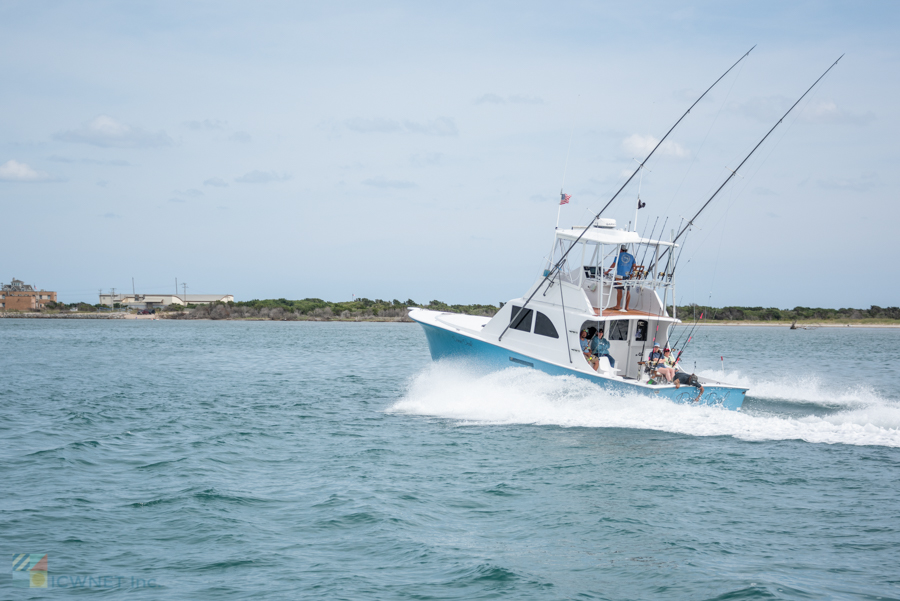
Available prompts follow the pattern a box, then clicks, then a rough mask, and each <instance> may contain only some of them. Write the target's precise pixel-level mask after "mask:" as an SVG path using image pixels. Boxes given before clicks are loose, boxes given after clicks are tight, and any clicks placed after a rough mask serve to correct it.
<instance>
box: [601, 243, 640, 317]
mask: <svg viewBox="0 0 900 601" xmlns="http://www.w3.org/2000/svg"><path fill="white" fill-rule="evenodd" d="M613 267H615V268H616V283H615V285H614V288H615V289H616V308H615V310H616V311H622V312H627V311H628V305H629V304H631V290H625V284H624V280H627V279H628V278H630V277H631V271H632V270H633V269H634V257H633V256H631V254H629V252H628V247H627V246H625V245H624V244H623V245H622V248H621V249H619V256H618V257H616V258H615V259H613V262H612V265H610V266H609V269H607V270H606V271H605V272H604V275H609V272H610V271H612V268H613ZM623 291H625V309H624V310H623V309H622V292H623Z"/></svg>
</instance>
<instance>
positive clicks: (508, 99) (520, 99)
mask: <svg viewBox="0 0 900 601" xmlns="http://www.w3.org/2000/svg"><path fill="white" fill-rule="evenodd" d="M475 104H544V99H543V98H538V97H537V96H526V95H525V94H510V95H509V96H500V95H498V94H484V95H483V96H479V97H478V98H476V99H475Z"/></svg>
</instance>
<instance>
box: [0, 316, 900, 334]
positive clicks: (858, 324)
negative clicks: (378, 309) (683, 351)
mask: <svg viewBox="0 0 900 601" xmlns="http://www.w3.org/2000/svg"><path fill="white" fill-rule="evenodd" d="M176 315H178V314H177V313H176V314H174V315H165V314H163V315H136V314H134V313H7V312H5V311H0V319H115V320H122V319H126V320H141V321H163V320H167V321H297V322H316V323H328V322H336V323H416V322H415V321H413V320H411V319H409V318H408V317H376V316H372V317H363V318H349V319H342V318H340V317H332V318H322V317H305V316H304V318H295V319H267V318H264V317H226V318H222V319H210V318H208V317H200V318H189V317H188V318H185V317H176ZM792 323H793V322H792V321H716V322H709V321H702V322H700V323H699V324H697V325H698V326H701V327H710V326H712V327H714V326H725V327H739V326H748V327H754V328H790V327H791V324H792ZM682 324H690V325H693V322H691V321H687V320H685V321H682ZM807 328H808V329H815V328H900V323H872V322H864V321H862V320H860V321H844V322H840V323H829V322H821V321H809V322H797V329H798V330H802V329H807Z"/></svg>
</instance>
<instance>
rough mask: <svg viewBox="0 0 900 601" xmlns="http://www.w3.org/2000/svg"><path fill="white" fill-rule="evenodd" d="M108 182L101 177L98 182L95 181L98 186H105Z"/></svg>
mask: <svg viewBox="0 0 900 601" xmlns="http://www.w3.org/2000/svg"><path fill="white" fill-rule="evenodd" d="M108 184H109V182H108V181H106V180H105V179H102V180H100V181H99V182H97V185H98V186H100V187H101V188H105V187H106V186H107V185H108Z"/></svg>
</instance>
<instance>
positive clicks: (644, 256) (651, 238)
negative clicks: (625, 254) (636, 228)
mask: <svg viewBox="0 0 900 601" xmlns="http://www.w3.org/2000/svg"><path fill="white" fill-rule="evenodd" d="M657 223H659V215H657V216H656V221H654V222H653V229H652V230H650V237H649V238H646V239H647V240H653V234H654V233H655V232H656V224H657ZM644 231H646V228H645V230H644ZM657 246H658V245H657ZM649 250H650V245H649V244H647V245H645V246H644V254H643V256H641V263H640V264H641V265H643V264H644V259H646V258H647V251H649ZM648 273H649V272H648V271H644V277H645V278H646V277H647V274H648Z"/></svg>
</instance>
